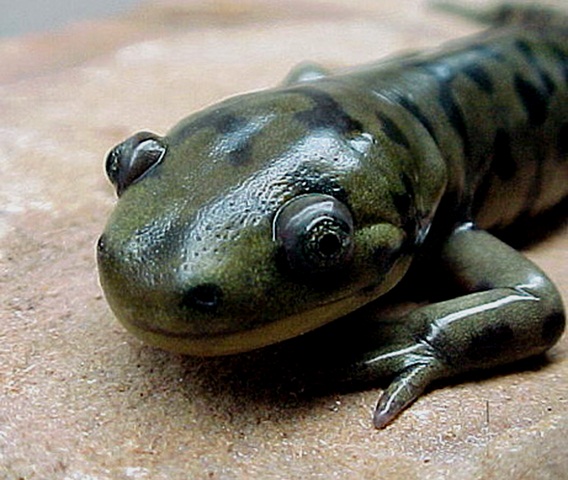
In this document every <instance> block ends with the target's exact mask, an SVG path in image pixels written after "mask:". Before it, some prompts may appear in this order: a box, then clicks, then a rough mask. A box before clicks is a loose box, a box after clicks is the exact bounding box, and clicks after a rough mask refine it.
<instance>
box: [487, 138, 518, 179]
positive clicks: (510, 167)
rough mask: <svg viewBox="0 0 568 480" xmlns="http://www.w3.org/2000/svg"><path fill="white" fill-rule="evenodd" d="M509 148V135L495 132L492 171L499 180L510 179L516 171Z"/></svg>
mask: <svg viewBox="0 0 568 480" xmlns="http://www.w3.org/2000/svg"><path fill="white" fill-rule="evenodd" d="M511 148H512V147H511V137H510V135H509V134H508V133H507V132H506V131H505V130H503V129H499V130H497V134H496V135H495V140H494V142H493V154H494V159H493V171H494V172H495V173H496V174H497V176H498V177H499V178H500V179H501V180H510V179H512V178H513V177H514V176H515V172H516V170H517V165H516V164H515V159H514V158H513V152H512V150H511Z"/></svg>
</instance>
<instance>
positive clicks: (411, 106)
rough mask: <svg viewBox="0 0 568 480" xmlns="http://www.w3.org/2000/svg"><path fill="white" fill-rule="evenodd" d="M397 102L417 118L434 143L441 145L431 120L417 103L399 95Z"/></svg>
mask: <svg viewBox="0 0 568 480" xmlns="http://www.w3.org/2000/svg"><path fill="white" fill-rule="evenodd" d="M395 100H396V102H398V104H399V105H400V106H401V107H402V108H404V109H405V110H407V111H408V112H409V113H410V114H411V115H413V116H414V117H415V118H416V120H418V121H419V122H420V123H421V124H422V126H423V127H424V128H425V129H426V130H427V131H428V133H429V134H430V136H431V137H432V138H433V139H434V142H436V144H437V145H439V144H440V143H439V141H438V139H437V137H436V132H435V131H434V127H433V125H432V123H431V122H430V120H428V118H427V117H426V115H424V113H422V111H421V110H420V108H419V107H418V105H416V103H414V102H413V101H412V100H410V99H409V98H407V97H403V96H402V95H398V96H397V97H396V98H395Z"/></svg>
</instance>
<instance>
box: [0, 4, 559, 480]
mask: <svg viewBox="0 0 568 480" xmlns="http://www.w3.org/2000/svg"><path fill="white" fill-rule="evenodd" d="M477 28H478V27H477V26H474V25H471V24H469V23H468V22H466V21H465V20H456V19H454V18H450V17H447V16H444V15H441V14H439V13H434V12H431V11H427V10H425V7H424V2H422V1H420V0H404V1H399V2H395V1H388V2H387V1H384V2H376V1H371V0H354V1H350V2H344V1H341V0H319V1H310V0H290V1H286V2H282V1H276V0H265V1H263V0H243V1H240V2H230V1H198V0H187V1H182V0H179V1H177V2H176V1H173V0H171V1H168V2H159V6H157V2H154V3H153V4H151V5H149V6H147V7H144V8H141V9H139V10H138V11H137V12H135V13H133V14H132V15H130V16H126V17H122V18H117V19H115V20H113V21H106V22H99V23H91V24H83V25H81V26H76V27H73V28H71V29H68V30H65V31H63V32H59V33H57V34H52V35H43V36H34V37H28V38H23V39H15V40H6V41H3V42H0V60H1V61H2V65H3V68H2V72H1V73H0V91H1V97H0V103H1V109H0V118H1V121H0V178H1V182H2V183H1V186H0V268H1V270H0V318H1V327H0V338H1V341H0V478H6V479H26V480H31V479H70V480H75V479H77V480H78V479H90V480H94V479H97V480H103V479H119V480H120V479H185V478H221V479H239V478H263V479H270V478H369V479H375V478H394V479H396V478H404V479H405V480H409V479H415V478H416V479H418V478H421V479H439V478H451V479H468V478H487V479H489V478H499V477H503V478H523V479H548V478H567V475H568V474H567V472H568V459H567V458H568V457H567V456H566V450H567V448H568V412H567V403H568V360H567V343H568V342H567V338H566V335H565V336H564V337H563V339H562V341H561V342H560V343H559V344H558V345H557V346H556V347H554V349H553V350H552V351H551V352H550V355H549V356H548V359H549V360H548V361H546V362H531V363H529V364H528V365H524V367H523V368H517V369H513V370H508V371H506V372H503V373H501V374H500V375H498V376H495V377H483V378H476V379H471V380H470V381H469V382H466V383H462V384H457V385H450V386H447V387H445V388H442V389H439V390H435V391H433V392H432V393H430V394H429V395H427V396H425V397H423V398H421V399H420V400H419V401H418V402H417V403H416V404H415V405H414V406H413V407H412V408H411V409H410V410H408V411H407V412H405V413H404V414H403V415H402V416H401V417H400V418H399V419H398V420H397V421H396V422H395V423H394V424H393V425H392V426H390V427H388V428H387V429H386V430H384V431H375V430H374V429H373V428H372V427H371V422H370V414H371V410H372V408H373V406H374V403H375V401H376V398H377V394H378V392H377V391H372V390H369V391H362V392H353V393H348V394H342V393H330V394H327V395H319V396H310V395H304V394H302V392H298V391H294V390H293V389H290V388H286V387H283V386H281V382H280V378H279V377H278V374H272V370H271V369H272V367H274V370H275V371H276V372H279V371H280V370H283V371H286V368H285V366H283V367H282V366H279V365H277V363H278V360H279V359H280V358H281V357H280V356H279V354H278V349H276V350H274V351H273V350H272V349H267V350H266V351H261V352H255V353H251V354H249V355H243V356H240V357H235V358H221V359H209V360H200V359H195V358H184V357H181V356H177V355H172V354H169V353H165V352H162V351H158V350H156V349H152V348H149V347H146V346H143V345H141V344H140V343H139V342H138V341H137V340H135V339H134V338H132V337H131V336H130V335H129V334H127V333H126V332H125V331H124V329H123V328H122V327H121V326H120V325H119V324H118V323H117V322H116V320H115V319H114V318H113V316H112V314H111V313H110V311H109V309H108V307H107V305H106V303H105V302H104V300H103V298H102V295H101V292H100V289H99V286H98V283H97V276H96V270H95V262H94V244H95V241H96V238H97V236H98V234H99V233H100V232H101V231H102V228H103V225H104V222H105V220H106V217H107V215H108V213H109V212H110V210H111V208H112V206H113V203H114V201H115V200H114V195H113V191H112V189H111V188H110V186H109V184H108V183H107V181H106V179H105V177H104V174H103V166H102V163H103V158H104V156H105V153H106V152H107V151H108V149H109V148H110V147H111V146H112V145H114V144H115V143H117V142H118V141H120V140H122V139H123V138H124V137H125V136H127V135H129V134H130V133H132V132H134V131H137V130H140V129H151V130H154V131H157V132H164V131H165V130H166V129H167V128H169V127H170V126H171V125H172V124H173V123H174V122H176V121H177V120H178V119H180V118H181V117H183V116H185V115H186V114H187V113H189V112H191V111H193V110H195V109H197V108H200V107H202V106H204V105H206V104H208V103H211V102H213V101H216V100H219V99H221V98H223V97H225V96H227V95H230V94H234V93H237V92H242V91H246V90H251V89H257V88H262V87H266V86H270V85H273V84H275V83H277V82H279V80H280V79H281V78H282V77H283V76H284V75H285V73H286V72H287V71H288V70H289V69H290V68H291V66H292V65H294V64H295V63H297V62H298V61H299V60H303V59H312V60H316V61H319V62H321V63H323V64H327V65H331V66H339V65H348V64H354V63H362V62H366V61H371V60H373V59H376V58H378V57H381V56H384V55H387V54H392V53H395V52H397V51H400V50H401V49H403V50H404V49H409V48H410V49H414V48H422V47H426V46H429V45H436V44H438V43H440V42H442V41H444V40H447V39H451V38H455V37H459V36H461V35H464V34H467V33H470V32H473V31H475V30H476V29H477ZM567 232H568V226H567V225H564V226H563V227H561V228H559V229H558V230H557V231H556V232H555V233H554V234H552V235H551V236H550V237H549V238H547V239H546V240H545V241H544V242H542V243H539V244H538V245H535V246H534V247H532V248H531V249H530V250H528V251H527V255H528V256H529V257H530V258H532V259H533V260H534V261H536V262H537V263H538V264H539V265H541V266H542V267H543V268H544V269H545V270H546V271H547V272H548V273H549V274H550V276H551V277H552V278H553V279H554V280H555V281H556V283H557V284H558V285H559V287H560V289H561V291H562V294H563V296H564V298H565V299H567V298H568V265H567V261H566V259H567V258H568V235H567ZM288 374H290V372H288ZM292 375H293V373H292Z"/></svg>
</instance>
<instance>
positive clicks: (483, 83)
mask: <svg viewBox="0 0 568 480" xmlns="http://www.w3.org/2000/svg"><path fill="white" fill-rule="evenodd" d="M463 73H464V74H465V75H466V76H467V77H468V78H470V79H471V80H473V81H474V82H475V83H476V84H477V86H478V87H479V88H480V89H481V90H483V92H485V93H487V94H491V93H493V91H494V88H495V87H494V85H493V80H492V79H491V76H490V75H489V74H488V73H487V72H486V71H485V69H484V68H483V67H481V66H480V65H469V66H467V67H465V68H464V69H463Z"/></svg>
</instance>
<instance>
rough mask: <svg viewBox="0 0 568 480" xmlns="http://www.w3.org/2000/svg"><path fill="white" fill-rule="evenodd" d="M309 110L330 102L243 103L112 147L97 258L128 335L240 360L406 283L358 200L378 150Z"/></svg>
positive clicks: (400, 257)
mask: <svg viewBox="0 0 568 480" xmlns="http://www.w3.org/2000/svg"><path fill="white" fill-rule="evenodd" d="M318 108H320V109H322V108H328V109H329V108H330V107H329V104H326V105H323V104H322V103H321V102H319V103H318V102H316V101H314V98H313V95H312V96H311V97H310V96H307V95H305V94H300V93H296V92H288V93H286V92H284V93H281V94H272V95H268V94H255V95H247V96H244V97H238V98H236V99H231V100H228V101H226V102H224V103H222V104H220V105H217V106H214V107H211V108H209V109H207V110H205V111H204V112H202V113H199V114H197V115H193V116H191V117H189V118H188V119H186V120H185V121H183V122H182V123H180V124H179V125H178V126H177V127H175V128H174V129H173V130H172V131H171V132H170V133H169V134H168V135H167V136H165V137H158V136H156V135H153V134H149V133H141V134H137V135H135V136H133V137H131V138H130V139H128V140H126V141H125V142H123V143H122V144H120V145H119V146H117V147H115V148H114V149H113V150H112V151H111V153H110V154H109V156H108V158H107V173H108V176H109V178H110V180H111V182H112V183H113V184H114V186H115V188H116V191H117V193H118V195H119V197H120V198H119V201H118V202H117V205H116V208H115V210H114V212H113V213H112V215H111V217H110V219H109V221H108V224H107V226H106V229H105V232H104V233H103V235H102V236H101V238H100V239H99V244H98V251H97V257H98V265H99V273H100V280H101V284H102V287H103V289H104V292H105V295H106V298H107V300H108V301H109V304H110V305H111V308H112V310H113V311H114V313H115V314H116V316H117V317H118V318H119V319H120V320H121V322H122V323H123V324H124V325H125V326H126V327H127V328H128V329H130V330H131V331H133V332H134V333H135V334H136V335H137V336H139V337H140V338H141V339H143V340H144V341H146V342H148V343H150V344H153V345H157V346H160V347H162V348H165V349H169V350H173V351H178V352H183V353H188V354H196V355H221V354H229V353H235V352H240V351H246V350H251V349H254V348H257V347H261V346H264V345H268V344H271V343H274V342H278V341H281V340H284V339H287V338H290V337H294V336H296V335H299V334H301V333H304V332H306V331H309V330H311V329H313V328H316V327H318V326H320V325H322V324H325V323H327V322H329V321H330V320H333V319H335V318H337V317H339V316H341V315H344V314H346V313H348V312H350V311H352V310H354V309H355V308H357V307H359V306H361V305H363V304H365V303H367V302H368V301H370V300H372V299H374V298H376V297H377V296H378V295H380V294H382V293H384V292H385V291H387V290H388V289H390V288H391V287H392V286H393V285H394V284H395V283H396V282H397V281H398V280H399V279H400V278H401V277H402V275H403V274H404V271H405V270H406V268H407V266H408V263H409V257H408V255H406V254H405V253H404V252H403V244H404V243H405V240H406V237H407V234H406V232H405V231H404V229H403V228H402V227H401V226H400V225H398V224H396V222H393V221H391V219H388V218H385V216H384V215H381V214H380V208H376V209H375V210H377V211H379V212H378V213H377V214H375V213H372V212H371V210H369V209H368V207H366V206H365V203H366V202H367V201H368V200H369V199H368V198H366V197H365V196H364V195H363V196H360V195H357V194H355V192H356V191H357V190H358V189H359V188H364V187H365V185H363V183H364V182H366V181H368V179H366V172H365V169H366V166H365V165H366V162H367V157H368V156H369V155H371V151H372V150H373V149H376V148H377V146H376V142H375V140H374V139H373V138H372V137H371V136H370V135H369V134H366V133H364V132H363V131H362V129H360V128H359V126H358V125H356V124H355V122H353V124H352V125H349V124H348V123H346V122H345V121H344V122H343V124H341V125H340V126H339V127H337V125H323V126H322V127H321V128H319V127H318V128H316V127H315V126H314V124H313V121H314V119H317V115H321V112H319V113H318V112H317V109H318ZM332 114H333V112H330V111H327V113H326V115H327V116H329V115H332ZM338 114H339V113H338V112H335V115H338ZM344 120H345V119H344ZM336 123H337V122H336ZM388 198H389V194H388V192H386V193H385V198H383V199H381V198H375V199H373V200H374V201H376V202H377V205H379V206H380V205H381V202H382V203H383V204H385V202H387V200H388Z"/></svg>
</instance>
